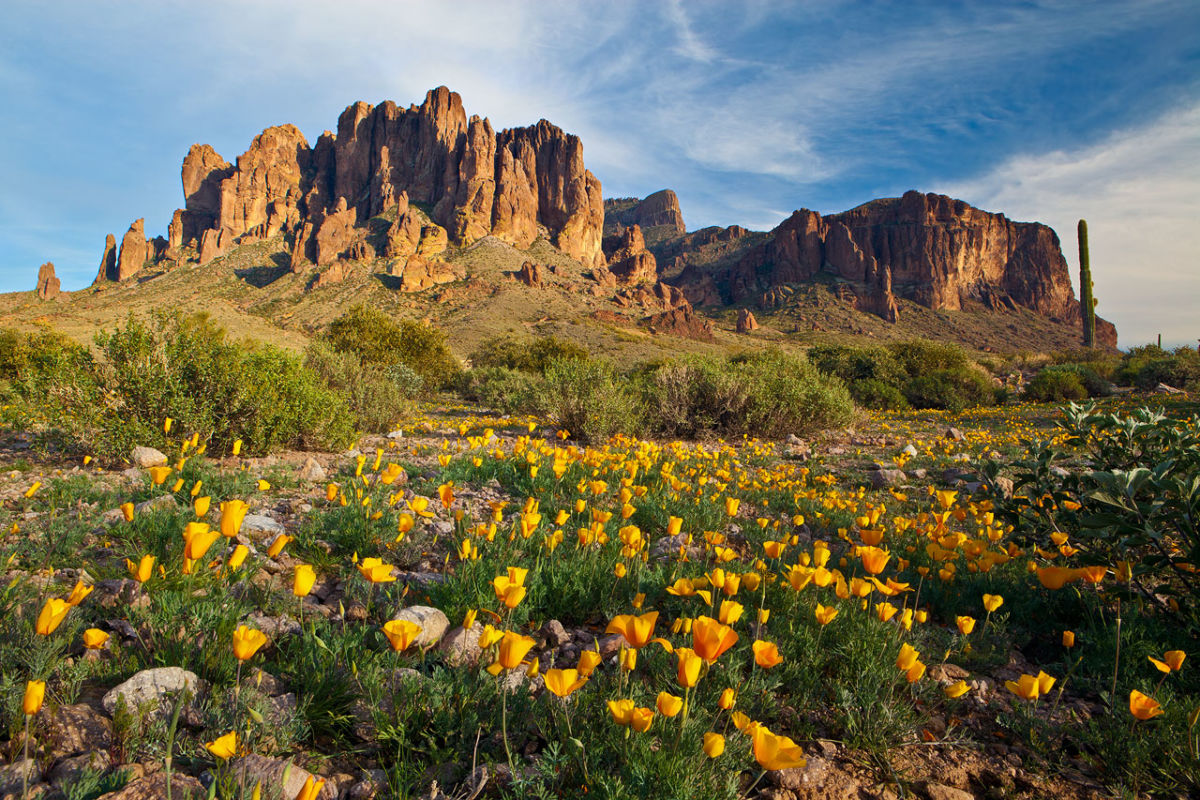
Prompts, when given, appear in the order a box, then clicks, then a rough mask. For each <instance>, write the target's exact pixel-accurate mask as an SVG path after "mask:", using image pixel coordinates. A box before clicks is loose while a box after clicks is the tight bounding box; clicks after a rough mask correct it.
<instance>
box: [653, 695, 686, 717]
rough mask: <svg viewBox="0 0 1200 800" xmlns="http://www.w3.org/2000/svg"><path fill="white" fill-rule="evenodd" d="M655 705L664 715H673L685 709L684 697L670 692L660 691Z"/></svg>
mask: <svg viewBox="0 0 1200 800" xmlns="http://www.w3.org/2000/svg"><path fill="white" fill-rule="evenodd" d="M654 707H655V708H657V709H658V713H660V714H662V715H663V716H664V717H673V716H675V715H676V714H678V713H679V712H680V711H682V710H683V698H682V697H677V696H675V695H673V694H670V693H669V692H659V693H658V697H657V699H655V701H654Z"/></svg>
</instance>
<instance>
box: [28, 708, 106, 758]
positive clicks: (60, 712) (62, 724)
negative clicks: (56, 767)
mask: <svg viewBox="0 0 1200 800" xmlns="http://www.w3.org/2000/svg"><path fill="white" fill-rule="evenodd" d="M43 724H44V726H45V728H44V734H43V737H44V740H45V743H46V746H47V747H48V748H49V750H50V752H51V753H52V754H53V755H54V756H56V757H58V758H62V757H66V756H75V755H79V754H80V753H86V752H88V751H92V750H108V749H109V748H111V747H112V743H113V741H112V722H110V721H109V720H108V718H107V717H105V716H103V715H102V714H100V712H98V711H96V710H95V709H93V708H92V707H91V706H88V705H85V704H82V703H80V704H78V705H72V706H59V707H58V708H54V709H51V710H49V711H48V712H47V713H46V714H45V715H44V720H43Z"/></svg>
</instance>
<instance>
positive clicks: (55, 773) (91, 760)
mask: <svg viewBox="0 0 1200 800" xmlns="http://www.w3.org/2000/svg"><path fill="white" fill-rule="evenodd" d="M110 766H112V758H111V757H110V756H109V755H108V753H106V752H104V751H102V750H93V751H91V752H89V753H84V754H82V755H78V756H72V757H70V758H64V759H61V760H60V761H59V762H58V763H56V764H55V765H54V768H53V769H52V770H50V783H51V784H53V785H54V786H59V787H61V786H62V785H63V784H70V783H74V782H75V781H77V780H79V777H80V776H81V775H82V774H83V772H84V770H91V771H93V772H103V771H104V770H106V769H108V768H109V767H110Z"/></svg>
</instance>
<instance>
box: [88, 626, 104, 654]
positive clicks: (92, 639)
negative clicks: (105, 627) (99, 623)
mask: <svg viewBox="0 0 1200 800" xmlns="http://www.w3.org/2000/svg"><path fill="white" fill-rule="evenodd" d="M107 643H108V634H107V633H105V632H104V631H102V630H100V629H99V628H88V629H87V630H86V631H84V632H83V646H84V647H86V648H87V649H88V650H99V649H100V648H102V647H104V645H105V644H107Z"/></svg>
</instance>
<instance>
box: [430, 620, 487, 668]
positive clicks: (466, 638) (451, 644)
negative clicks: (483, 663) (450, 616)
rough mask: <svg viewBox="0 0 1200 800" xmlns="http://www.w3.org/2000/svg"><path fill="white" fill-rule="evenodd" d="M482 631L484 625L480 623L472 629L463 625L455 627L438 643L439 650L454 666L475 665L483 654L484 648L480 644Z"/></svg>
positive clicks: (447, 661)
mask: <svg viewBox="0 0 1200 800" xmlns="http://www.w3.org/2000/svg"><path fill="white" fill-rule="evenodd" d="M482 632H483V625H481V624H479V623H476V624H475V625H472V626H471V628H470V630H468V629H466V628H463V627H457V628H453V629H452V630H450V631H449V632H448V633H447V634H446V635H445V637H444V638H443V639H442V641H441V643H440V644H438V647H437V649H438V652H439V653H441V654H442V655H443V656H444V657H445V659H446V663H447V664H449V665H450V666H452V667H458V666H474V665H475V664H478V663H479V659H480V658H481V657H482V656H483V648H481V647H480V646H479V634H480V633H482Z"/></svg>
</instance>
